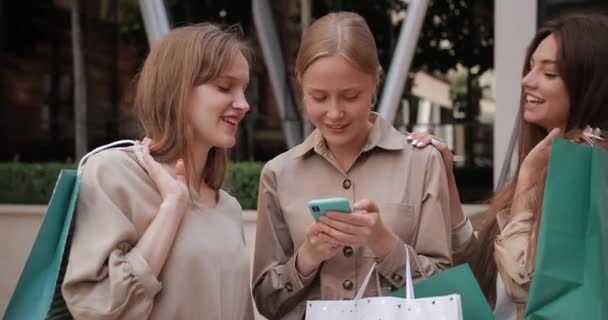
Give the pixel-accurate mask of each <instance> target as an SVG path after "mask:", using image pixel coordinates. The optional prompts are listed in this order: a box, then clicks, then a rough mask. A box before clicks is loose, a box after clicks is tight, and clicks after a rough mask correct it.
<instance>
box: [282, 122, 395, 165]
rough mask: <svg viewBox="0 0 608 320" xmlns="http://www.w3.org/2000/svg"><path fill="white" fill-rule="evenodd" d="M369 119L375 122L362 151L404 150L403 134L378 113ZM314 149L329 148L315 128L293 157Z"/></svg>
mask: <svg viewBox="0 0 608 320" xmlns="http://www.w3.org/2000/svg"><path fill="white" fill-rule="evenodd" d="M369 121H370V122H373V126H372V130H371V132H370V134H369V136H368V138H367V143H365V145H364V146H363V150H362V152H367V151H370V150H372V149H374V148H375V147H378V148H381V149H384V150H402V149H403V148H404V146H403V136H402V134H401V133H400V132H399V131H397V130H396V129H395V128H394V127H393V126H392V125H391V124H390V123H389V122H388V121H386V120H384V119H383V118H382V117H381V116H380V115H379V114H378V113H376V112H372V113H371V114H370V116H369ZM312 150H314V151H315V152H316V153H318V154H324V153H325V152H327V150H328V147H327V143H326V142H325V139H324V138H323V136H322V135H321V132H320V131H319V130H318V129H315V130H314V131H313V132H312V133H311V134H310V135H309V136H308V137H307V138H306V140H304V142H302V143H301V144H300V145H298V146H296V147H295V148H294V149H293V157H294V158H298V157H302V156H304V155H306V154H308V153H309V152H310V151H312Z"/></svg>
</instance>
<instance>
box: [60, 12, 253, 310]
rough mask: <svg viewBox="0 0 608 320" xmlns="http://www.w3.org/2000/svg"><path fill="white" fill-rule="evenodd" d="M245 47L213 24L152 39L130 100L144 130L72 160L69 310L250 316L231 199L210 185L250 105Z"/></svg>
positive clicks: (243, 253)
mask: <svg viewBox="0 0 608 320" xmlns="http://www.w3.org/2000/svg"><path fill="white" fill-rule="evenodd" d="M247 53H248V48H247V46H246V45H245V43H244V42H243V40H241V38H240V35H239V34H238V33H234V32H232V31H228V30H223V29H221V28H219V27H217V26H215V25H212V24H200V25H194V26H188V27H182V28H178V29H174V30H172V31H171V32H169V33H168V34H167V35H165V36H164V37H163V38H162V39H161V40H159V41H158V42H157V43H156V44H155V45H154V47H152V49H151V51H150V54H149V55H148V57H147V58H146V61H145V63H144V65H143V67H142V70H141V73H140V74H139V78H138V84H137V95H136V98H135V105H136V110H137V115H138V118H139V120H140V122H141V124H142V127H143V129H144V134H145V136H146V138H145V139H144V141H143V143H140V144H139V145H137V146H136V147H132V148H127V149H121V150H108V151H104V152H101V153H99V154H97V155H95V156H93V157H91V158H90V159H89V161H88V162H87V163H86V165H84V166H83V167H82V176H81V184H80V192H79V196H78V204H77V209H76V214H75V222H74V235H73V240H72V246H71V251H70V255H69V262H68V266H67V269H66V274H65V279H64V282H63V285H62V292H63V296H64V298H65V301H66V304H67V307H68V308H69V310H70V312H71V313H72V315H73V316H74V318H76V319H201V318H206V319H234V320H237V319H238V320H242V319H252V318H253V309H252V302H251V298H250V277H249V257H248V251H247V249H246V247H245V242H244V234H243V225H242V210H241V206H240V205H239V203H238V202H237V201H236V199H235V198H233V197H232V196H230V195H229V194H228V193H226V192H224V191H223V190H221V189H220V187H221V186H222V183H223V181H224V177H225V173H226V172H225V171H226V165H227V157H226V149H227V148H230V147H232V146H233V145H234V144H235V134H236V130H237V127H238V124H239V122H240V120H241V119H242V118H243V116H244V115H245V113H247V111H249V105H248V104H247V101H246V100H245V89H246V87H247V84H248V82H249V64H248V62H247V59H246V56H247ZM218 243H221V245H218Z"/></svg>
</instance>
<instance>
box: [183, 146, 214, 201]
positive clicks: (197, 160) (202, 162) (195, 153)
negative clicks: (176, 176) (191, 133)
mask: <svg viewBox="0 0 608 320" xmlns="http://www.w3.org/2000/svg"><path fill="white" fill-rule="evenodd" d="M209 151H211V146H209V145H207V144H205V143H194V144H192V145H191V148H190V154H189V155H183V156H182V157H188V160H189V162H190V169H191V170H192V172H191V173H187V176H188V177H189V178H190V181H189V185H191V186H193V187H194V188H195V190H198V189H199V188H200V186H201V185H202V184H204V181H202V180H201V178H202V176H203V170H205V166H206V164H207V159H208V157H209ZM186 170H188V168H186Z"/></svg>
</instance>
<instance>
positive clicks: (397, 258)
mask: <svg viewBox="0 0 608 320" xmlns="http://www.w3.org/2000/svg"><path fill="white" fill-rule="evenodd" d="M406 247H407V248H409V247H408V246H406V245H405V244H404V243H403V242H399V244H397V245H396V246H395V248H393V250H392V251H391V252H390V253H389V254H388V255H387V256H386V257H384V258H383V259H375V260H376V271H377V272H378V273H380V274H381V275H382V276H383V277H384V278H385V279H387V280H388V281H389V282H390V283H391V284H392V285H393V286H394V287H395V288H401V287H403V286H404V285H405V254H406V251H405V250H407V249H406ZM412 251H413V250H410V263H411V264H412V269H411V270H412V277H414V274H415V272H414V271H413V270H415V269H414V265H415V264H414V263H413V259H415V257H416V256H415V252H413V253H412Z"/></svg>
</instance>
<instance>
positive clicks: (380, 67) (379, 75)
mask: <svg viewBox="0 0 608 320" xmlns="http://www.w3.org/2000/svg"><path fill="white" fill-rule="evenodd" d="M382 73H383V70H382V66H378V69H377V70H376V86H378V85H379V84H380V79H381V78H382Z"/></svg>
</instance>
